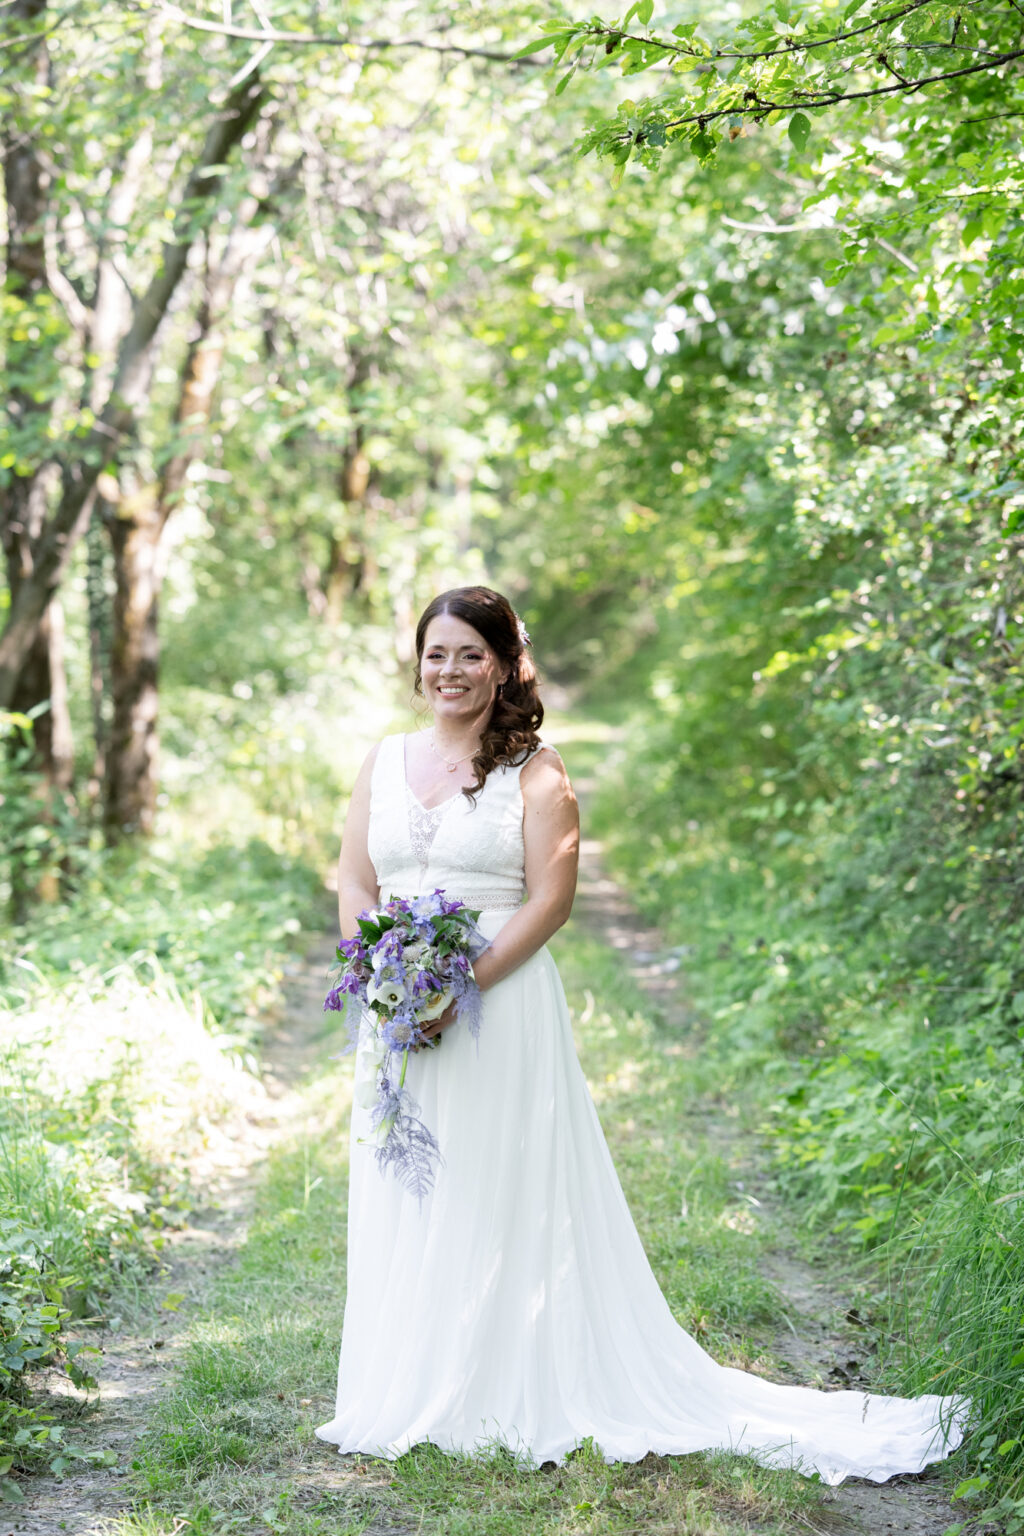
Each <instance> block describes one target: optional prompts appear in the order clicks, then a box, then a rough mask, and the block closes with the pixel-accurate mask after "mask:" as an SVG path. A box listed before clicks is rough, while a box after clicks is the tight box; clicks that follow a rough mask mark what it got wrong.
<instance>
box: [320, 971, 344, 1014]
mask: <svg viewBox="0 0 1024 1536" xmlns="http://www.w3.org/2000/svg"><path fill="white" fill-rule="evenodd" d="M347 980H348V977H347V976H344V977H342V981H341V984H340V985H339V986H337V987H332V988H331V990H330V991H329V992H328V994H327V996H326V997H325V998H324V1012H325V1013H327V1012H328V1011H329V1010H331V1009H339V1008H344V1006H345V1000H344V998H343V997H342V995H341V994H342V992H347V991H348V990H349V988H348V987H346V986H345V982H346V981H347Z"/></svg>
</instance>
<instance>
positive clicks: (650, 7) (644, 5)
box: [636, 0, 654, 27]
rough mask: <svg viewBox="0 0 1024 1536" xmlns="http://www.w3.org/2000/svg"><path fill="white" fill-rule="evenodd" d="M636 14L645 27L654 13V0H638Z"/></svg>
mask: <svg viewBox="0 0 1024 1536" xmlns="http://www.w3.org/2000/svg"><path fill="white" fill-rule="evenodd" d="M636 14H637V16H639V18H640V21H641V23H642V25H643V26H645V27H646V26H647V25H648V23H649V22H650V19H651V17H652V16H653V15H654V0H640V3H639V5H638V6H637V8H636Z"/></svg>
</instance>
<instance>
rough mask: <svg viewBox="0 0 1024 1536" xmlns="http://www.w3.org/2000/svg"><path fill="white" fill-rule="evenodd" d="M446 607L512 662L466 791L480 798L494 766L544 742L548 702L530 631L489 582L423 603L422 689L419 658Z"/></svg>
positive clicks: (419, 628) (419, 633)
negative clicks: (531, 647)
mask: <svg viewBox="0 0 1024 1536" xmlns="http://www.w3.org/2000/svg"><path fill="white" fill-rule="evenodd" d="M442 613H450V614H451V615H452V616H453V617H454V618H456V619H461V620H462V621H463V623H464V624H469V625H470V626H471V627H472V628H473V629H475V630H476V632H477V634H478V635H480V636H481V638H482V639H484V640H486V641H487V644H488V645H489V646H490V648H491V650H492V651H493V652H494V654H495V655H496V656H497V658H498V660H499V661H500V662H501V663H502V664H503V665H504V666H506V667H508V679H507V681H506V682H504V683H502V684H501V685H500V686H499V688H498V694H497V697H496V698H495V700H494V708H493V710H492V711H491V718H490V720H489V721H488V722H487V725H486V727H485V728H484V734H483V737H482V738H481V741H480V751H479V752H478V753H477V754H476V756H475V757H474V758H473V767H474V768H475V769H476V781H475V782H474V783H473V784H471V785H468V786H466V787H465V788H464V789H463V791H462V793H463V794H464V795H466V796H468V798H469V799H470V800H473V801H474V802H475V798H476V795H477V794H478V793H479V791H480V790H481V789H483V787H484V780H485V779H486V778H487V775H488V774H489V773H490V772H491V770H492V769H494V768H500V767H503V766H504V765H505V764H511V763H518V762H520V760H521V759H522V758H523V756H524V754H526V753H529V752H531V751H532V750H533V749H534V748H535V747H537V746H538V745H539V744H540V737H539V736H538V735H537V732H538V731H539V729H540V725H541V721H542V720H543V719H544V706H543V704H542V703H541V701H540V697H539V695H538V693H537V684H538V681H539V680H538V677H537V669H536V667H535V666H534V664H533V657H532V656H531V655H530V654H529V652H528V650H527V646H528V645H529V644H530V637H529V635H528V634H527V633H526V630H525V629H524V628H523V623H522V620H521V619H520V618H519V615H518V614H517V613H516V611H515V609H514V608H513V607H512V604H511V603H510V602H509V600H508V598H507V597H503V596H502V595H501V593H500V592H492V591H491V589H490V587H452V588H451V590H450V591H448V592H442V593H441V594H440V596H438V597H435V598H434V599H433V600H432V601H431V602H429V603H428V604H427V606H426V608H424V610H423V612H422V614H421V615H420V620H419V623H418V624H417V625H416V672H415V687H416V692H417V693H422V692H423V676H422V673H421V671H420V664H421V662H422V660H423V646H424V642H425V640H426V636H427V626H428V625H429V623H430V621H431V619H436V618H437V617H438V616H439V615H440V614H442Z"/></svg>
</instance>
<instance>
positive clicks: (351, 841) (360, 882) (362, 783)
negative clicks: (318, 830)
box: [338, 742, 380, 939]
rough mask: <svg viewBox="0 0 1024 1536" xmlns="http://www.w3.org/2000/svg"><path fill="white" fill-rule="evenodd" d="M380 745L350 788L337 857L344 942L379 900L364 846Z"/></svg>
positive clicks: (371, 751) (367, 757) (366, 761)
mask: <svg viewBox="0 0 1024 1536" xmlns="http://www.w3.org/2000/svg"><path fill="white" fill-rule="evenodd" d="M379 747H380V743H379V742H378V743H377V746H375V747H372V748H371V749H370V751H369V753H368V754H367V756H366V759H365V761H364V763H363V766H362V767H361V768H360V770H359V774H358V777H357V778H356V782H355V784H354V785H353V787H352V798H351V800H350V801H349V803H348V812H347V814H346V816H345V830H344V832H343V833H342V835H341V852H340V853H339V854H338V926H339V927H340V929H341V936H342V938H343V939H351V938H353V937H354V936H355V934H356V931H357V925H356V915H357V913H359V912H365V911H366V910H367V908H368V907H375V906H376V905H377V901H378V899H379V897H380V887H379V886H378V884H377V871H376V870H375V869H374V867H373V863H372V861H371V859H370V854H369V850H368V848H367V845H366V838H367V833H368V831H369V827H370V778H371V776H372V774H373V765H374V763H375V762H376V760H377V751H378V749H379Z"/></svg>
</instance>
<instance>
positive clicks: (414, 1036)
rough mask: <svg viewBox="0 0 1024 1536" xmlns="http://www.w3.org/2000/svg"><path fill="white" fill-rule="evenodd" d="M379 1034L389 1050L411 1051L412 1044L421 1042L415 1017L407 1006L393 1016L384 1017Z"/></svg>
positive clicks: (421, 1038) (420, 1043) (421, 1036)
mask: <svg viewBox="0 0 1024 1536" xmlns="http://www.w3.org/2000/svg"><path fill="white" fill-rule="evenodd" d="M380 1034H381V1039H382V1040H383V1041H384V1044H385V1045H386V1046H387V1048H388V1050H389V1051H411V1050H412V1048H413V1046H415V1045H422V1043H423V1035H422V1033H421V1032H420V1030H419V1029H418V1027H417V1025H416V1019H415V1017H414V1015H413V1014H412V1013H411V1012H410V1011H409V1010H408V1009H407V1008H403V1009H402V1010H401V1011H400V1012H399V1013H396V1014H395V1016H394V1018H391V1019H385V1020H384V1021H383V1023H382V1024H381V1030H380Z"/></svg>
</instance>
